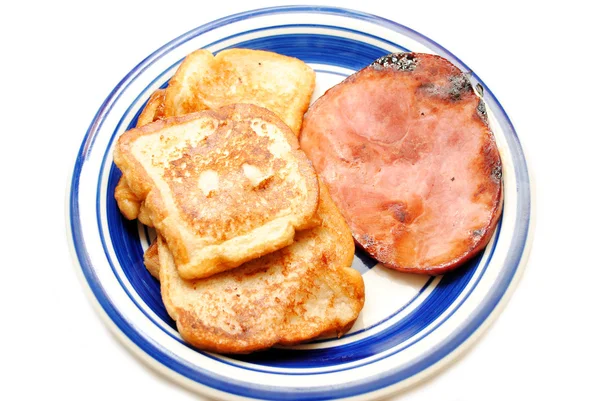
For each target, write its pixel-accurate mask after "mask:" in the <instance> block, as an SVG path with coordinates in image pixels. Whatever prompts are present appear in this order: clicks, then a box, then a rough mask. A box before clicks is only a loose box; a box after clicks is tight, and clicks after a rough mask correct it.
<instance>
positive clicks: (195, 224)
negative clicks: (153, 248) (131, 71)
mask: <svg viewBox="0 0 600 401" xmlns="http://www.w3.org/2000/svg"><path fill="white" fill-rule="evenodd" d="M114 161H115V163H116V165H117V167H119V169H121V171H122V173H123V176H124V177H125V179H126V182H127V183H128V185H129V187H130V189H131V191H132V192H133V193H134V194H135V196H136V197H137V198H138V199H140V200H141V201H142V202H143V206H144V209H145V213H146V214H147V216H148V218H149V220H150V222H151V223H152V224H151V225H152V226H153V227H155V228H156V229H157V231H158V232H159V233H160V235H161V236H162V237H163V238H164V239H165V241H166V242H167V243H168V245H169V249H170V250H171V252H172V253H173V257H174V261H175V264H176V266H177V269H178V271H179V274H180V275H181V276H182V277H183V278H186V279H193V278H202V277H208V276H210V275H212V274H215V273H218V272H221V271H225V270H228V269H231V268H234V267H237V266H239V265H240V264H242V263H244V262H246V261H249V260H251V259H254V258H257V257H260V256H262V255H265V254H267V253H270V252H273V251H276V250H277V249H280V248H282V247H284V246H287V245H289V244H291V243H292V241H293V238H294V234H295V232H296V230H302V229H306V228H309V227H311V226H314V221H313V216H314V214H315V211H316V208H317V203H318V193H319V185H318V182H317V177H316V173H315V171H314V169H313V168H312V165H311V163H310V161H309V160H308V158H307V157H306V155H305V154H304V153H303V152H302V151H301V150H299V148H298V141H297V139H296V136H295V135H294V134H293V132H292V131H291V130H290V129H289V127H287V125H285V124H284V123H283V122H282V121H281V120H280V119H279V118H278V117H277V116H276V115H275V114H273V113H272V112H270V111H269V110H267V109H264V108H262V107H258V106H254V105H232V106H226V107H222V108H220V109H218V110H215V111H213V110H207V111H203V112H198V113H193V114H188V115H185V116H181V117H172V118H166V119H164V120H160V121H156V122H154V123H152V124H148V125H145V126H142V127H140V128H134V129H132V130H129V131H127V132H125V133H124V134H123V135H121V137H120V138H119V140H118V143H117V146H116V147H115V151H114Z"/></svg>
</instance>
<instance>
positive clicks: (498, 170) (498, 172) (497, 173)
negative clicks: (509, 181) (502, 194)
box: [492, 163, 502, 182]
mask: <svg viewBox="0 0 600 401" xmlns="http://www.w3.org/2000/svg"><path fill="white" fill-rule="evenodd" d="M492 178H493V179H494V181H496V182H500V180H501V179H502V164H500V163H499V164H496V165H495V166H494V167H493V168H492Z"/></svg>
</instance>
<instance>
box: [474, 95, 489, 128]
mask: <svg viewBox="0 0 600 401" xmlns="http://www.w3.org/2000/svg"><path fill="white" fill-rule="evenodd" d="M477 115H478V116H479V118H481V120H482V121H483V122H484V123H486V124H487V122H488V117H487V111H486V109H485V103H484V102H483V99H479V103H478V104H477Z"/></svg>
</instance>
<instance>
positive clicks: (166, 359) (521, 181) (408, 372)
mask: <svg viewBox="0 0 600 401" xmlns="http://www.w3.org/2000/svg"><path fill="white" fill-rule="evenodd" d="M297 12H303V13H325V14H332V15H341V16H345V17H350V18H355V19H359V20H365V21H369V22H374V23H377V24H379V25H380V26H383V27H386V28H389V29H391V30H394V31H396V32H399V33H401V34H403V35H405V36H407V37H410V38H412V39H415V40H418V41H420V42H421V43H424V44H425V45H426V46H427V47H428V48H430V49H431V50H433V51H434V52H436V53H439V54H441V55H442V56H444V57H446V58H448V59H450V60H451V61H453V62H454V63H455V64H457V65H459V66H462V67H463V68H466V66H465V65H464V64H463V63H462V62H461V61H460V60H458V59H457V58H456V57H455V56H454V55H452V54H451V53H450V52H448V51H447V50H446V49H444V48H443V47H441V46H439V45H438V44H437V43H435V42H433V41H431V40H429V39H427V38H425V37H424V36H422V35H420V34H418V33H417V32H415V31H413V30H410V29H408V28H406V27H404V26H402V25H399V24H396V23H394V22H392V21H389V20H386V19H383V18H379V17H376V16H372V15H368V14H364V13H359V12H353V11H349V10H343V9H336V8H329V7H281V8H272V9H263V10H257V11H251V12H246V13H241V14H237V15H234V16H231V17H226V18H223V19H220V20H217V21H214V22H213V23H210V24H207V25H204V26H202V27H199V28H197V29H195V30H192V31H190V32H188V33H186V34H184V35H182V36H181V37H179V38H176V39H174V40H173V41H171V42H169V43H168V44H166V45H165V46H163V47H162V48H160V49H159V50H157V51H156V52H155V53H153V54H152V55H150V56H149V57H148V58H146V59H145V60H144V61H142V62H141V63H140V64H139V65H138V66H137V67H136V68H134V69H133V70H132V71H131V72H130V73H129V74H127V76H126V77H125V78H124V79H123V80H122V81H121V82H120V83H119V84H118V85H117V87H116V88H115V89H114V90H113V91H112V92H111V94H110V95H109V97H108V98H107V100H106V101H105V102H104V103H103V104H102V106H101V109H100V110H99V111H98V113H97V114H96V117H95V118H94V120H93V122H92V124H91V125H90V128H89V129H88V131H87V133H86V136H85V139H84V141H83V143H82V146H81V149H80V153H79V155H78V158H77V160H76V163H75V168H74V170H73V179H72V186H71V198H70V216H71V231H72V237H73V243H74V247H75V251H76V254H77V257H78V259H79V262H80V264H81V266H82V270H83V273H84V276H85V277H86V280H87V282H88V284H89V286H90V288H91V290H92V291H93V292H94V294H95V295H96V297H97V299H98V302H99V303H100V305H101V306H102V308H103V309H104V311H105V312H106V313H107V314H108V316H109V317H110V318H111V319H112V320H113V322H114V323H115V324H116V325H117V327H119V328H120V329H121V330H122V331H123V333H124V334H125V335H126V336H127V337H128V338H130V339H131V340H132V341H133V342H134V343H135V344H136V345H137V346H138V347H140V348H141V349H142V350H143V351H144V352H146V353H147V354H148V355H150V356H151V357H152V358H154V359H155V360H156V361H157V362H159V363H161V364H163V365H165V366H166V367H168V368H170V369H172V370H173V371H175V372H177V373H179V374H181V375H183V376H185V377H188V378H190V379H191V380H194V381H196V382H198V383H202V384H203V385H206V386H209V387H212V388H215V389H218V390H221V391H224V392H230V393H232V394H238V395H242V396H247V397H258V398H265V399H331V398H334V397H347V396H354V395H358V394H364V393H367V392H371V391H374V390H377V389H381V388H383V387H386V386H389V385H392V384H395V383H397V382H398V381H401V380H404V379H406V378H408V377H411V376H413V375H415V374H417V373H419V372H421V371H423V370H425V369H426V368H428V367H430V366H432V365H433V364H435V363H437V362H438V361H440V360H441V359H442V358H444V357H445V356H447V355H448V354H449V353H450V352H451V351H452V350H454V349H455V348H456V347H458V346H459V345H460V344H462V343H463V341H465V340H466V339H467V338H468V337H469V336H471V335H472V334H473V332H474V331H475V330H476V329H477V328H478V327H479V326H480V325H481V324H482V323H483V321H484V320H485V319H486V318H487V317H488V316H489V314H490V313H491V311H492V310H493V309H494V308H495V306H496V305H497V303H498V302H499V301H500V299H501V298H502V296H503V294H504V293H505V291H506V289H507V288H508V286H509V284H510V283H511V281H512V280H513V278H514V275H515V272H516V271H517V268H518V266H519V261H520V260H521V258H522V254H523V251H524V249H525V244H526V242H527V239H528V234H529V216H530V208H531V205H530V201H531V200H530V189H529V175H528V171H527V166H526V163H525V159H524V156H523V153H522V149H521V147H520V144H519V141H518V138H517V136H516V133H515V131H514V128H513V127H512V124H511V123H510V120H509V119H508V117H507V115H506V113H505V111H504V109H503V108H502V106H501V105H500V104H499V103H498V102H497V99H496V98H495V97H494V95H493V94H492V93H491V91H490V90H489V89H488V88H487V86H485V84H483V82H481V81H480V80H479V78H478V77H477V76H476V75H475V74H473V75H472V77H473V79H474V80H476V81H479V83H480V84H481V85H482V86H483V87H484V89H485V93H486V98H489V100H488V99H486V100H487V104H488V106H489V107H491V108H492V109H493V110H494V112H495V113H496V114H497V115H498V116H499V117H500V124H501V125H502V127H503V129H504V131H505V132H506V133H507V138H506V139H507V142H508V145H509V148H510V150H511V152H512V156H513V158H514V160H515V164H516V166H517V169H516V170H517V171H516V174H517V181H518V182H517V187H518V192H517V206H518V211H517V214H518V216H517V218H518V219H517V226H516V228H515V232H514V235H513V240H512V241H511V244H510V254H509V258H508V260H507V262H506V264H505V269H504V270H503V272H502V274H501V276H500V277H499V279H498V281H497V282H496V285H495V286H494V287H493V289H492V291H490V293H489V295H488V297H487V298H486V299H485V302H483V303H482V305H481V307H480V308H479V309H478V310H477V311H476V313H475V314H474V315H473V317H472V318H471V319H470V320H469V321H467V322H466V323H465V325H464V326H463V327H461V330H458V331H457V332H455V333H453V334H452V335H451V336H450V337H449V338H448V339H447V340H446V341H445V342H444V343H443V344H441V346H439V347H437V348H436V349H435V350H432V351H431V352H429V353H427V354H426V355H424V356H423V358H422V359H420V360H419V361H417V362H416V363H413V364H411V365H410V366H402V367H398V368H397V369H393V370H390V371H389V372H387V373H386V374H384V375H382V376H380V377H377V378H371V379H365V380H360V379H359V380H357V381H356V382H354V383H352V384H350V385H345V386H343V387H342V386H330V387H326V388H321V387H320V388H310V389H306V390H299V389H287V390H288V391H284V390H281V389H274V388H273V387H270V386H258V385H255V386H253V385H249V384H248V383H242V384H241V385H240V384H239V382H237V381H236V380H233V379H231V378H221V377H217V378H215V376H214V374H212V373H211V372H207V371H204V370H203V369H201V368H200V367H190V366H189V365H187V364H185V363H183V361H180V360H178V359H177V357H176V356H174V355H172V354H170V353H169V352H168V351H166V350H165V349H164V348H163V347H161V346H160V345H157V344H154V343H153V342H151V341H149V340H148V339H146V338H143V337H142V336H141V335H140V334H139V333H137V332H136V331H135V330H134V329H133V328H132V327H131V326H130V325H129V323H128V322H126V321H125V320H124V319H123V317H122V316H121V315H120V313H119V312H118V311H117V310H116V309H115V308H114V306H113V305H112V304H111V302H110V300H109V299H108V298H107V296H106V293H105V292H104V290H103V289H102V286H101V283H99V282H98V280H97V277H96V276H95V274H94V272H93V265H92V263H91V261H90V260H89V255H88V254H87V251H86V246H85V240H84V236H83V233H82V232H81V221H80V217H79V205H78V191H79V178H80V174H81V169H82V166H83V164H84V162H85V159H86V157H87V154H88V153H89V151H90V149H91V148H92V146H93V143H94V139H95V135H96V133H97V131H98V128H99V125H101V124H102V122H103V120H104V116H105V115H106V114H107V113H108V112H110V110H111V109H112V105H113V104H114V102H115V101H116V99H118V98H119V97H120V95H121V93H122V91H123V90H124V87H126V85H128V84H129V83H130V82H131V81H132V80H133V79H135V77H137V75H139V74H140V73H141V72H142V71H143V70H144V69H145V68H147V67H148V65H149V64H150V63H153V62H154V61H155V60H156V59H158V58H160V57H162V56H163V55H164V54H165V53H168V52H169V51H170V50H171V49H172V48H174V47H177V46H179V45H181V44H182V43H184V42H187V41H188V40H190V39H192V38H194V37H195V36H198V35H200V34H202V33H204V32H207V31H210V30H212V29H214V28H216V27H219V26H223V25H226V24H230V23H232V22H234V21H237V20H241V19H245V18H253V17H256V16H259V15H272V14H280V13H297Z"/></svg>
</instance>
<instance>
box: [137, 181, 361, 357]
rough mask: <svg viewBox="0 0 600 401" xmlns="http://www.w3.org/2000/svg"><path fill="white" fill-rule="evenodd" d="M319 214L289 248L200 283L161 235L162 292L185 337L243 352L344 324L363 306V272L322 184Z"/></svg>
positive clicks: (339, 329)
mask: <svg viewBox="0 0 600 401" xmlns="http://www.w3.org/2000/svg"><path fill="white" fill-rule="evenodd" d="M317 215H318V217H319V219H320V220H321V224H320V225H319V226H318V227H315V228H312V229H309V230H304V231H302V232H298V233H297V234H296V238H295V241H294V243H293V244H292V245H290V246H288V247H286V248H284V249H281V250H279V251H277V252H274V253H270V254H268V255H265V256H263V257H261V258H258V259H255V260H252V261H250V262H247V263H245V264H243V265H242V266H239V267H237V268H236V269H233V270H230V271H227V272H223V273H220V274H217V275H214V276H212V277H209V278H205V279H201V280H185V279H183V278H181V277H180V275H179V274H178V273H177V269H176V267H175V263H174V260H173V257H172V255H171V252H170V251H169V248H168V247H167V246H166V244H165V242H164V240H163V239H162V238H161V237H159V238H158V260H159V262H160V271H159V276H160V284H161V295H162V298H163V302H164V304H165V306H166V309H167V311H168V313H169V315H170V316H171V317H172V318H173V319H174V320H175V321H176V322H177V329H178V331H179V333H180V334H181V336H182V337H183V338H184V340H186V341H187V342H189V343H190V344H193V345H195V346H197V347H199V348H201V349H205V350H210V351H215V352H223V353H248V352H251V351H256V350H260V349H265V348H268V347H271V346H273V345H275V344H283V345H291V344H296V343H299V342H303V341H306V340H308V339H311V338H315V337H317V336H325V335H337V336H341V335H342V334H343V333H345V332H346V331H347V330H348V329H350V327H351V326H352V324H353V323H354V321H355V320H356V318H357V317H358V314H359V312H360V311H361V309H362V307H363V304H364V283H363V280H362V276H361V275H360V273H358V271H356V270H354V269H352V268H351V267H350V265H351V264H352V259H353V256H354V241H353V240H352V235H351V233H350V230H349V228H348V226H347V224H346V222H345V221H344V219H343V218H342V216H341V214H340V213H339V211H338V210H337V208H336V206H335V205H334V204H333V202H332V200H331V198H330V197H329V194H328V192H327V190H326V189H324V190H322V191H321V192H320V201H319V208H318V212H317ZM149 249H151V248H149Z"/></svg>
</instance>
